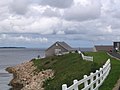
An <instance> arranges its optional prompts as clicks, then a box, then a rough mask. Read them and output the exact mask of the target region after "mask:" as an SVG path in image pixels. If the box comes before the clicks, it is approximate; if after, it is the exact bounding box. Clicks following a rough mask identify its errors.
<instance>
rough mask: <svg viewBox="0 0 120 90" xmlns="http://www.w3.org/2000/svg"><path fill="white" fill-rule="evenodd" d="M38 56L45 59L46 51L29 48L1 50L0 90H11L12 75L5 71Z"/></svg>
mask: <svg viewBox="0 0 120 90" xmlns="http://www.w3.org/2000/svg"><path fill="white" fill-rule="evenodd" d="M38 55H40V56H41V57H44V56H45V55H44V50H40V49H27V48H26V49H24V48H21V49H20V48H19V49H12V48H11V49H8V48H7V49H0V90H9V89H10V86H8V83H9V81H10V80H11V79H12V75H11V74H9V73H8V72H6V71H5V68H6V67H9V66H14V65H16V64H20V63H22V62H25V61H29V60H31V59H32V58H36V57H37V56H38Z"/></svg>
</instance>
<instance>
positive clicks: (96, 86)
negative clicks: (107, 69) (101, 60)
mask: <svg viewBox="0 0 120 90" xmlns="http://www.w3.org/2000/svg"><path fill="white" fill-rule="evenodd" d="M98 72H99V71H98V70H96V73H98ZM98 78H99V77H98V74H97V75H96V79H98ZM96 87H98V80H97V81H96ZM96 90H98V88H97V89H96Z"/></svg>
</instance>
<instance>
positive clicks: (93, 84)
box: [62, 59, 111, 90]
mask: <svg viewBox="0 0 120 90" xmlns="http://www.w3.org/2000/svg"><path fill="white" fill-rule="evenodd" d="M110 69H111V64H110V59H108V60H107V61H106V63H105V64H104V65H103V67H102V68H100V69H99V70H96V72H95V73H90V75H89V76H87V75H84V78H83V79H81V80H79V81H78V80H74V81H73V85H71V86H70V87H67V84H63V85H62V90H79V89H78V86H79V85H81V84H84V87H83V88H82V89H81V90H98V89H99V87H100V86H101V85H102V83H103V81H104V80H105V78H106V77H107V76H108V74H109V72H110Z"/></svg>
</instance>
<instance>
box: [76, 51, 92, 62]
mask: <svg viewBox="0 0 120 90" xmlns="http://www.w3.org/2000/svg"><path fill="white" fill-rule="evenodd" d="M78 53H79V54H81V55H82V58H83V60H86V61H93V57H92V56H85V55H84V54H83V53H82V52H80V51H78Z"/></svg>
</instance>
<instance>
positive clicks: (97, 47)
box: [95, 45, 113, 51]
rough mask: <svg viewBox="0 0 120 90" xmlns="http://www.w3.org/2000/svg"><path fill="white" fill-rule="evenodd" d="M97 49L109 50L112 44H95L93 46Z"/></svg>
mask: <svg viewBox="0 0 120 90" xmlns="http://www.w3.org/2000/svg"><path fill="white" fill-rule="evenodd" d="M95 48H96V50H97V51H109V50H112V49H113V46H112V45H97V46H95Z"/></svg>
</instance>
